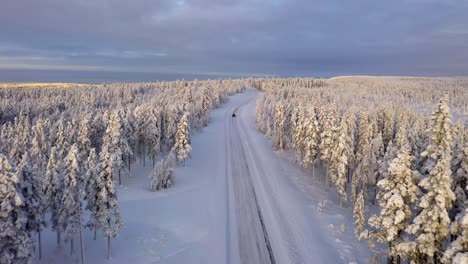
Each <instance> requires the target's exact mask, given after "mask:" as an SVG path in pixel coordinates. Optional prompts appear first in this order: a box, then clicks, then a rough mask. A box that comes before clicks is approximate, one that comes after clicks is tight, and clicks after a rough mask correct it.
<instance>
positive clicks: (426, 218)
mask: <svg viewBox="0 0 468 264" xmlns="http://www.w3.org/2000/svg"><path fill="white" fill-rule="evenodd" d="M431 120H432V123H431V142H430V144H429V145H428V146H427V148H426V150H425V151H424V152H423V153H422V154H421V156H422V157H425V158H426V162H425V165H424V167H423V179H422V180H421V181H420V182H419V184H418V185H419V186H420V187H421V188H422V189H423V190H424V195H423V196H422V197H421V199H420V201H419V204H418V206H419V208H420V211H419V213H418V215H417V216H416V217H415V218H414V219H413V222H412V224H411V225H410V226H408V228H407V229H406V231H407V232H408V233H410V234H412V235H414V236H415V237H416V238H415V240H414V241H411V242H405V243H402V244H400V245H399V247H398V249H399V251H401V252H403V254H405V255H406V256H409V258H410V260H411V261H421V260H423V261H426V262H429V261H432V260H434V261H435V262H437V263H438V262H440V259H441V255H442V253H443V251H444V245H445V243H446V241H447V236H448V235H449V231H450V230H449V227H450V218H449V214H448V210H450V208H451V207H452V202H453V201H454V200H455V194H454V193H453V191H452V190H451V184H452V177H451V173H452V172H451V169H450V161H451V159H452V157H451V153H452V135H451V123H452V121H451V117H450V110H449V107H448V97H447V96H445V97H443V98H442V99H441V100H440V101H439V103H438V106H437V110H436V111H435V112H434V113H433V114H432V119H431ZM424 173H425V174H424Z"/></svg>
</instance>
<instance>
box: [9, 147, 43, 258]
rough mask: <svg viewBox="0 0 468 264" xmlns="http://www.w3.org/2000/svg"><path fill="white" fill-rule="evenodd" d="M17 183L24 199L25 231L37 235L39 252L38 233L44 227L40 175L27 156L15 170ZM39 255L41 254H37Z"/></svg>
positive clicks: (24, 156)
mask: <svg viewBox="0 0 468 264" xmlns="http://www.w3.org/2000/svg"><path fill="white" fill-rule="evenodd" d="M16 175H17V177H18V181H19V189H20V192H21V194H22V197H23V198H24V201H23V202H24V204H23V207H24V210H25V212H26V216H27V222H26V230H27V231H28V232H29V233H31V232H37V233H38V235H39V250H41V237H40V232H41V231H42V228H43V227H45V226H46V222H45V205H44V202H45V199H44V195H43V192H42V186H43V183H42V179H41V178H40V177H41V176H42V175H41V174H38V173H37V172H36V171H35V170H34V169H33V168H32V167H31V164H30V162H29V156H28V155H27V154H25V155H23V158H22V159H21V162H20V164H19V165H18V167H17V169H16ZM39 255H41V252H39Z"/></svg>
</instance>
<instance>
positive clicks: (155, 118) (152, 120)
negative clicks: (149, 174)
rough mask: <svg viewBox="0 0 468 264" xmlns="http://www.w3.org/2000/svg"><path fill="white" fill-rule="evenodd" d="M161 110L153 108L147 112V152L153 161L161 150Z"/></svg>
mask: <svg viewBox="0 0 468 264" xmlns="http://www.w3.org/2000/svg"><path fill="white" fill-rule="evenodd" d="M161 121H162V120H161V112H160V111H159V109H153V110H152V111H150V112H149V123H148V127H147V131H148V132H147V133H146V135H147V138H148V140H147V143H148V153H149V156H150V158H151V159H152V160H153V163H154V161H155V159H156V157H157V156H158V155H159V154H160V152H161V132H162V131H161V126H162V123H161Z"/></svg>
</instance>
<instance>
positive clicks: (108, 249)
mask: <svg viewBox="0 0 468 264" xmlns="http://www.w3.org/2000/svg"><path fill="white" fill-rule="evenodd" d="M111 258H112V255H111V237H110V235H109V236H107V259H111Z"/></svg>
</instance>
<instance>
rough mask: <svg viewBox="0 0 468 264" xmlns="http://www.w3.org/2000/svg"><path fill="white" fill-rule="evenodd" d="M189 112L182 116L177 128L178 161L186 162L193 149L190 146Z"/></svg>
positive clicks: (176, 147) (176, 146)
mask: <svg viewBox="0 0 468 264" xmlns="http://www.w3.org/2000/svg"><path fill="white" fill-rule="evenodd" d="M188 115H189V114H188V112H187V113H185V114H184V115H183V116H182V119H181V120H180V122H179V125H178V126H177V134H176V143H175V151H176V156H177V160H179V161H184V164H185V160H186V159H189V158H190V154H191V152H192V147H191V146H190V134H189V126H188Z"/></svg>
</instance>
